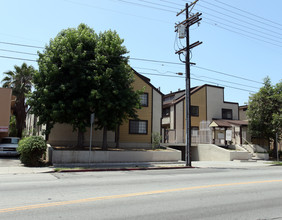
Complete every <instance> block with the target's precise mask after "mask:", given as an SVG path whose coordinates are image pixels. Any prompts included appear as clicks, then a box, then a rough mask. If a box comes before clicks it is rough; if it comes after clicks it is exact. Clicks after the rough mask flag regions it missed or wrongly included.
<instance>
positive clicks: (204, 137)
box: [162, 84, 249, 145]
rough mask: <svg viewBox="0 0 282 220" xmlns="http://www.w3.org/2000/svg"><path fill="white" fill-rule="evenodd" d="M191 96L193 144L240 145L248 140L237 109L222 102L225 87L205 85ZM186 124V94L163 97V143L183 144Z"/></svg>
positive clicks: (231, 104) (235, 106)
mask: <svg viewBox="0 0 282 220" xmlns="http://www.w3.org/2000/svg"><path fill="white" fill-rule="evenodd" d="M190 93H191V111H190V112H191V141H192V144H194V145H195V144H199V143H215V144H218V145H226V144H227V140H228V141H229V143H233V144H242V143H243V142H244V141H243V139H249V137H248V135H247V122H242V121H240V120H239V105H238V103H235V102H227V101H225V100H224V87H219V86H213V85H208V84H205V85H202V86H198V87H194V88H191V91H190ZM185 120H186V116H185V90H180V91H177V92H174V93H170V94H167V95H165V96H164V102H163V119H162V127H163V129H164V134H165V135H164V140H165V142H166V143H174V144H184V143H185V133H186V132H185V130H186V127H185V124H186V123H185ZM223 125H224V126H223ZM227 130H229V131H227ZM226 131H227V132H226Z"/></svg>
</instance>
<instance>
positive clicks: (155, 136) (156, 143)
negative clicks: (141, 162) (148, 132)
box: [152, 132, 162, 149]
mask: <svg viewBox="0 0 282 220" xmlns="http://www.w3.org/2000/svg"><path fill="white" fill-rule="evenodd" d="M161 140H162V136H161V135H160V134H159V133H158V132H153V134H152V145H153V149H156V148H160V143H161Z"/></svg>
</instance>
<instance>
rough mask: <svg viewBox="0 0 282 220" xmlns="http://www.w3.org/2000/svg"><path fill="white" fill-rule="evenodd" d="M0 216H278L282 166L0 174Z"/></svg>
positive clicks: (281, 215)
mask: <svg viewBox="0 0 282 220" xmlns="http://www.w3.org/2000/svg"><path fill="white" fill-rule="evenodd" d="M0 195H1V196H0V198H1V199H0V219H3V220H4V219H5V220H6V219H13V220H14V219H21V220H25V219H36V220H38V219H81V220H85V219H154V220H155V219H162V220H163V219H229V220H230V219H248V220H249V219H260V220H261V219H275V220H276V219H282V167H273V166H272V167H263V168H258V167H257V168H237V169H234V168H233V169H231V168H228V169H224V168H221V169H214V168H213V169H211V168H201V169H185V170H147V171H126V172H121V171H115V172H88V173H39V174H17V175H11V174H10V175H8V174H3V175H0Z"/></svg>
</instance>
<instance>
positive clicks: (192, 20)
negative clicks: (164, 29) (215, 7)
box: [175, 0, 202, 166]
mask: <svg viewBox="0 0 282 220" xmlns="http://www.w3.org/2000/svg"><path fill="white" fill-rule="evenodd" d="M197 1H198V0H196V1H194V2H193V3H191V4H190V5H188V3H186V5H185V9H183V10H182V11H180V12H179V13H177V15H176V16H179V15H180V14H182V13H183V12H185V13H186V19H185V20H184V21H182V22H180V23H179V24H177V25H176V26H175V28H176V31H177V32H178V33H179V38H184V37H186V47H185V48H182V49H180V50H178V51H176V52H175V53H176V54H178V55H179V56H180V55H181V54H182V53H184V52H186V55H185V64H186V65H185V82H186V90H185V100H186V105H185V107H186V112H185V113H186V114H185V115H186V140H185V141H186V146H185V161H186V166H191V111H190V110H191V94H190V88H191V85H190V65H191V64H194V63H191V62H190V50H191V49H192V48H194V47H196V46H198V45H200V44H201V43H202V42H199V41H197V42H195V43H193V44H191V45H190V42H189V41H190V39H189V37H190V33H189V27H190V26H192V25H193V24H196V23H198V22H199V21H201V20H202V18H199V17H200V16H201V15H202V13H196V14H194V15H192V16H190V17H189V15H190V12H189V8H190V7H192V9H193V7H194V6H195V4H196V3H197ZM192 9H191V10H192ZM185 34H186V36H185Z"/></svg>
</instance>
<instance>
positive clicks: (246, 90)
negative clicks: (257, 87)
mask: <svg viewBox="0 0 282 220" xmlns="http://www.w3.org/2000/svg"><path fill="white" fill-rule="evenodd" d="M140 74H143V75H152V76H162V77H172V78H182V79H183V78H185V76H173V75H162V74H157V73H147V72H146V73H145V72H140ZM190 79H193V80H196V81H200V82H205V83H210V84H212V85H221V86H224V87H228V88H232V89H237V90H240V91H245V92H250V93H256V92H255V91H252V90H248V89H242V88H238V87H234V86H229V85H223V84H221V83H218V82H212V81H206V80H201V79H197V78H193V77H190ZM230 83H232V82H230Z"/></svg>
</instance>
